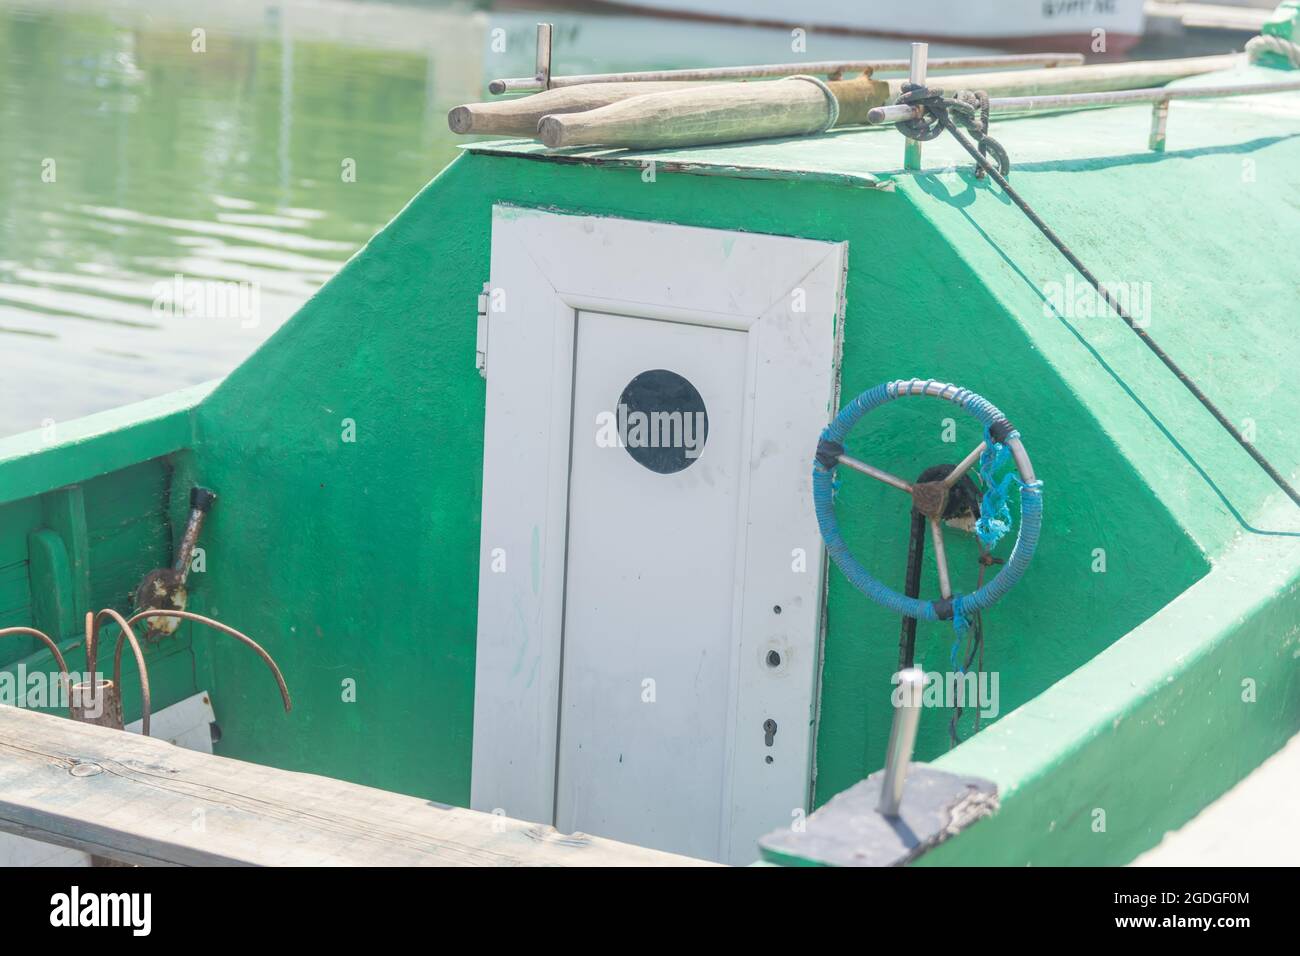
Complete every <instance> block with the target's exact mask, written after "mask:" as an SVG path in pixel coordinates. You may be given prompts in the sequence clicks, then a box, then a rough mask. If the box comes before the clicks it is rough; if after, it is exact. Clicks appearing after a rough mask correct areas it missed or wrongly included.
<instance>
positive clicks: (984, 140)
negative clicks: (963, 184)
mask: <svg viewBox="0 0 1300 956" xmlns="http://www.w3.org/2000/svg"><path fill="white" fill-rule="evenodd" d="M903 91H904V92H903V94H902V95H901V96H899V98H898V102H899V103H905V104H907V105H911V106H920V107H922V108H924V110H925V112H926V114H927V115H928V116H929V117H931V118H932V119H933V122H927V120H926V119H925V117H922V118H921V119H915V120H906V121H904V122H902V123H898V124H896V126H897V128H898V130H899V132H901V133H902V134H903V135H904V136H907V137H908V138H909V139H916V140H920V141H925V140H930V139H934V138H935V137H936V136H938V135H939V131H940V130H947V131H948V132H949V133H951V134H952V136H953V138H954V139H956V140H957V142H958V143H959V144H960V145H961V148H962V149H964V150H965V151H966V152H967V153H968V154H969V155H970V157H971V159H973V160H975V164H976V170H977V171H976V177H977V178H981V179H982V178H983V176H984V174H985V173H987V174H988V176H990V177H991V178H992V179H993V181H994V182H995V183H997V184H998V185H999V186H1000V187H1001V188H1002V191H1003V192H1004V193H1006V194H1007V196H1008V197H1009V198H1010V199H1011V201H1012V202H1013V203H1015V204H1016V206H1018V207H1019V208H1020V211H1021V212H1023V213H1024V214H1025V216H1026V217H1027V218H1028V219H1029V221H1030V222H1032V223H1033V224H1034V225H1035V226H1037V227H1038V231H1039V232H1041V233H1042V234H1043V235H1044V236H1045V237H1046V238H1047V241H1048V242H1050V243H1051V244H1052V245H1053V246H1055V247H1056V250H1057V251H1058V252H1059V253H1060V254H1061V255H1063V256H1064V257H1065V258H1066V260H1067V261H1068V262H1069V263H1070V265H1072V266H1074V268H1075V269H1076V270H1077V271H1078V273H1079V275H1081V276H1083V278H1084V279H1085V280H1087V282H1088V284H1089V285H1090V286H1092V287H1093V289H1094V290H1096V292H1097V294H1098V295H1100V296H1101V297H1102V299H1104V300H1105V302H1106V304H1107V305H1109V306H1110V308H1111V310H1112V311H1113V312H1114V313H1115V314H1116V315H1118V316H1119V317H1120V318H1121V319H1123V320H1124V324H1125V325H1127V326H1128V327H1129V328H1130V329H1131V330H1132V331H1133V333H1134V334H1135V335H1136V336H1137V337H1138V339H1139V340H1141V342H1142V344H1143V345H1145V346H1146V347H1147V348H1148V349H1150V350H1151V353H1152V354H1153V355H1155V357H1156V358H1158V359H1160V361H1161V362H1163V363H1164V365H1165V367H1166V368H1167V369H1169V371H1171V372H1173V374H1174V377H1175V378H1177V379H1178V381H1179V382H1181V383H1182V384H1183V387H1184V388H1186V389H1187V390H1188V391H1189V392H1191V393H1192V396H1193V397H1194V398H1195V399H1196V400H1197V401H1198V402H1200V403H1201V405H1203V406H1204V407H1205V410H1206V411H1208V412H1209V413H1210V414H1211V415H1213V416H1214V418H1215V420H1216V421H1217V422H1218V423H1219V424H1220V425H1222V426H1223V429H1224V431H1226V432H1227V433H1228V434H1229V435H1231V436H1232V437H1233V439H1234V440H1235V441H1236V442H1237V444H1238V445H1240V446H1241V447H1242V448H1243V449H1245V451H1246V454H1248V455H1250V457H1251V458H1253V459H1254V460H1255V463H1256V464H1257V465H1259V467H1260V468H1262V469H1264V473H1265V474H1266V475H1268V477H1269V478H1271V479H1272V480H1273V483H1274V484H1275V485H1277V486H1278V487H1279V488H1281V489H1282V490H1283V491H1284V492H1286V496H1287V497H1288V498H1290V499H1291V500H1292V501H1293V502H1295V503H1296V504H1297V505H1300V492H1298V491H1296V489H1295V488H1293V487H1291V484H1290V483H1289V482H1288V481H1287V480H1286V479H1285V478H1284V477H1282V474H1281V472H1279V471H1278V470H1277V469H1276V468H1274V467H1273V465H1272V464H1271V463H1270V462H1269V460H1268V459H1267V458H1265V457H1264V456H1263V454H1261V453H1260V451H1259V450H1258V449H1257V448H1256V447H1255V446H1254V445H1252V444H1251V443H1250V442H1248V441H1247V440H1246V437H1245V436H1244V435H1242V433H1241V432H1240V431H1239V430H1238V429H1237V426H1236V425H1234V424H1233V423H1232V422H1231V421H1229V420H1228V416H1226V415H1224V414H1223V412H1221V411H1220V410H1219V407H1218V406H1217V405H1215V404H1214V402H1213V401H1211V399H1210V397H1209V396H1208V395H1206V394H1205V393H1204V392H1203V391H1201V389H1200V386H1198V385H1197V384H1196V383H1195V382H1193V381H1192V379H1191V378H1190V377H1189V376H1188V375H1187V373H1186V372H1184V371H1183V370H1182V369H1181V368H1179V367H1178V363H1177V362H1175V361H1174V360H1173V359H1172V358H1170V356H1169V353H1167V352H1166V351H1165V350H1164V349H1162V348H1161V347H1160V346H1159V345H1157V344H1156V342H1155V340H1154V339H1152V338H1151V336H1150V335H1148V334H1147V333H1146V330H1145V329H1143V328H1142V327H1141V326H1139V325H1138V324H1137V322H1135V321H1134V320H1133V318H1132V317H1131V316H1130V315H1129V314H1128V312H1126V311H1125V310H1124V308H1123V307H1122V306H1121V305H1120V304H1119V302H1117V301H1116V300H1115V298H1114V296H1112V295H1111V294H1110V292H1109V291H1108V290H1107V289H1106V287H1105V286H1103V285H1102V284H1101V283H1100V282H1098V281H1097V279H1096V277H1095V276H1094V275H1093V274H1092V273H1091V272H1090V271H1089V270H1088V267H1087V266H1085V265H1084V264H1083V263H1082V262H1081V261H1079V257H1078V256H1076V255H1075V254H1074V253H1073V252H1072V251H1071V250H1070V247H1069V246H1067V245H1066V244H1065V243H1064V242H1063V241H1061V238H1060V237H1059V236H1058V235H1057V234H1056V233H1055V232H1053V231H1052V228H1051V227H1050V226H1049V225H1047V223H1045V222H1043V220H1042V218H1041V217H1040V216H1039V215H1038V213H1036V212H1034V210H1033V209H1032V208H1030V205H1029V203H1027V202H1025V200H1024V199H1023V198H1021V196H1020V194H1019V193H1018V192H1016V191H1015V189H1014V188H1012V186H1011V184H1010V183H1009V182H1007V175H1008V174H1009V172H1010V166H1011V164H1010V161H1009V160H1008V159H1007V154H1006V150H1004V149H1003V148H1002V146H1001V145H1000V144H999V143H998V142H997V141H996V140H992V139H990V138H989V136H988V109H987V104H988V97H987V96H986V95H985V94H983V93H968V92H967V91H962V92H961V93H958V94H956V98H945V97H944V96H943V91H942V90H929V89H926V88H925V87H923V86H917V85H915V84H912V83H907V84H904V86H903ZM972 102H974V103H979V102H982V103H983V104H984V108H983V109H982V110H981V109H979V108H977V107H976V106H973V105H972ZM972 113H974V114H977V117H978V118H977V119H976V120H974V121H973V120H971V119H970V114H972ZM954 117H956V122H954ZM957 122H960V123H961V125H962V126H964V127H965V128H966V129H968V130H970V131H971V133H972V135H974V136H975V137H976V140H977V143H972V142H971V141H970V140H969V139H967V138H966V136H964V135H963V134H962V131H961V130H960V129H958V128H957ZM977 144H978V145H977ZM989 153H992V154H993V155H994V158H995V159H997V165H996V166H995V165H994V164H992V163H990V162H989V160H988V156H987V154H989Z"/></svg>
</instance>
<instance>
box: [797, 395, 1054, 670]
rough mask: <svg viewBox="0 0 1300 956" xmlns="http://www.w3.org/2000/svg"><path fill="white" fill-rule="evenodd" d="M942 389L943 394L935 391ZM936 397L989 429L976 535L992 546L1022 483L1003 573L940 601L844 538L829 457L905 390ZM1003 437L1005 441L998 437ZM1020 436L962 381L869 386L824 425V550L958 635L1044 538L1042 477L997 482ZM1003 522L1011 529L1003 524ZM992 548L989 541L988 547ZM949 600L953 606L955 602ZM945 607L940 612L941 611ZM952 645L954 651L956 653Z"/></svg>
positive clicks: (816, 477)
mask: <svg viewBox="0 0 1300 956" xmlns="http://www.w3.org/2000/svg"><path fill="white" fill-rule="evenodd" d="M936 386H937V391H931V390H932V389H935V387H936ZM923 394H931V395H933V396H934V397H936V398H942V399H945V400H946V401H949V402H952V403H953V404H954V405H957V406H959V407H960V408H962V409H964V410H965V411H966V412H967V413H969V414H970V415H971V416H972V417H973V418H975V420H976V421H978V422H980V424H982V425H983V426H984V436H985V442H986V447H985V450H984V453H983V454H982V455H981V456H980V476H981V478H983V479H984V481H985V493H984V500H983V501H982V502H981V503H980V519H981V521H983V520H984V517H985V515H992V517H991V518H990V520H989V521H988V523H987V527H986V529H985V531H984V532H983V533H981V532H980V529H979V527H978V525H977V528H976V533H977V534H980V540H981V541H985V540H986V539H985V535H986V534H987V535H990V536H992V540H993V542H994V543H996V542H997V540H999V539H1000V538H1001V537H1002V536H1003V535H1005V534H1006V533H1007V532H1008V531H1009V530H1010V528H1011V514H1010V509H1009V506H1008V505H1007V500H1006V499H1007V494H1008V492H1009V491H1010V489H1011V485H1012V484H1016V485H1018V486H1019V487H1020V529H1019V531H1018V532H1017V533H1016V543H1015V545H1014V547H1013V548H1012V550H1011V556H1010V557H1009V558H1008V559H1007V561H1006V564H1004V565H1003V566H1002V570H1001V571H999V572H998V574H997V575H995V576H994V578H993V580H991V581H990V582H989V583H987V584H985V585H984V586H983V587H981V588H980V589H979V590H978V591H975V592H974V593H973V594H964V595H956V596H954V597H953V599H952V601H951V602H948V601H944V602H939V603H940V604H941V605H942V607H936V602H934V601H925V600H921V599H920V598H912V597H908V596H907V595H905V594H901V593H899V592H898V591H895V590H894V589H893V588H891V587H889V586H887V585H885V584H883V583H882V582H880V581H879V580H877V579H876V578H875V577H874V576H873V575H872V574H871V573H870V572H869V571H867V569H866V568H864V567H863V566H862V565H861V564H860V563H859V562H858V560H857V558H856V557H854V555H853V552H852V551H850V550H849V546H848V544H847V543H846V542H845V541H844V539H843V537H842V536H841V535H840V529H839V522H838V521H837V519H836V517H835V502H834V491H835V487H834V486H835V484H836V483H835V481H834V471H835V462H834V461H832V460H830V459H829V458H828V457H827V455H826V451H827V450H828V449H831V448H833V447H834V446H836V445H841V446H842V445H843V444H844V439H845V438H846V437H848V434H849V432H850V431H851V430H852V429H853V426H854V425H856V424H857V423H858V422H859V421H860V420H861V419H862V417H863V416H864V415H866V414H867V413H868V412H870V411H872V410H873V409H875V408H879V407H880V406H881V405H884V404H885V403H886V402H891V401H893V400H894V399H896V398H899V397H901V396H904V395H923ZM998 436H1001V439H1002V440H1001V441H999V440H998ZM1019 437H1020V436H1019V433H1018V432H1016V431H1015V430H1014V429H1013V428H1011V427H1010V425H1009V423H1008V422H1007V418H1006V416H1005V415H1003V414H1002V413H1001V412H1000V411H999V410H998V408H997V406H995V405H994V404H993V403H992V402H990V401H988V400H987V399H985V398H983V397H981V396H979V395H977V394H975V393H974V392H972V391H971V390H970V389H967V388H961V387H959V386H957V385H946V384H942V383H939V382H936V381H934V380H933V379H929V380H925V381H922V380H921V379H901V380H897V381H893V382H885V383H883V384H881V385H877V386H875V387H874V388H871V389H868V390H867V391H865V392H863V393H862V394H861V395H859V396H858V397H857V398H855V399H853V400H852V401H850V402H849V403H848V404H847V405H845V406H844V407H843V408H842V409H840V412H839V414H838V415H836V416H835V418H834V419H832V421H831V423H830V424H829V425H827V426H826V428H825V429H823V430H822V433H821V439H820V442H819V444H818V451H819V452H821V454H819V455H818V456H817V457H816V458H814V460H813V473H812V479H813V510H814V511H815V512H816V515H817V526H818V528H819V529H820V530H821V535H822V540H823V541H825V542H826V553H827V554H829V555H830V557H831V560H832V561H834V562H835V565H836V566H837V567H838V568H839V569H840V571H841V572H843V574H844V576H845V577H846V578H848V580H849V583H851V584H852V585H853V586H854V587H856V588H857V589H858V590H859V591H861V592H862V593H863V594H865V595H866V596H867V597H868V598H870V599H871V600H872V601H875V602H876V603H877V604H879V605H881V606H882V607H884V608H887V609H888V610H890V611H893V612H894V613H895V614H901V615H904V616H906V617H914V618H916V619H917V620H921V621H938V620H944V619H947V618H949V617H951V619H952V623H953V627H954V629H956V631H957V633H958V634H959V635H961V634H964V633H965V631H966V629H967V628H969V627H970V619H971V617H972V616H973V615H974V614H975V613H976V612H978V611H983V610H986V609H987V608H989V607H992V606H993V605H994V604H996V603H997V602H998V601H1000V600H1002V598H1003V597H1004V596H1005V595H1006V594H1007V592H1008V591H1010V590H1011V588H1012V587H1014V586H1015V584H1016V582H1017V581H1019V580H1020V578H1021V577H1023V576H1024V573H1025V571H1026V570H1027V569H1028V567H1029V562H1030V561H1031V560H1033V557H1034V550H1035V548H1037V547H1038V535H1039V531H1040V530H1041V528H1042V516H1043V500H1042V499H1043V496H1042V489H1043V483H1042V482H1041V481H1032V482H1022V481H1021V480H1020V476H1019V474H1017V473H1016V472H1015V471H1014V470H1013V471H1012V472H1010V473H1009V474H1008V475H1006V476H1004V477H1003V478H1002V479H1001V480H996V473H997V471H998V470H999V469H1000V468H1001V467H1002V465H1003V464H1004V463H1005V462H1006V460H1007V457H1008V456H1009V455H1010V450H1009V449H1008V448H1007V447H1006V445H1007V442H1009V441H1010V440H1011V439H1012V438H1019ZM1004 521H1005V526H1003V522H1004ZM988 546H989V547H991V545H988ZM949 604H950V605H951V606H950V607H949ZM941 612H942V613H941ZM956 652H957V651H956V645H954V650H953V654H954V655H955V654H956Z"/></svg>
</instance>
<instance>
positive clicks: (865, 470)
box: [839, 455, 912, 495]
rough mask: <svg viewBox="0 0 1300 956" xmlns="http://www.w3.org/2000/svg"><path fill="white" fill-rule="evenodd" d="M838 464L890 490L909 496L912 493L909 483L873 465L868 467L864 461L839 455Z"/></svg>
mask: <svg viewBox="0 0 1300 956" xmlns="http://www.w3.org/2000/svg"><path fill="white" fill-rule="evenodd" d="M839 462H840V464H841V465H843V466H844V467H845V468H852V469H853V470H854V471H860V472H862V474H864V475H867V476H868V477H871V478H874V479H876V481H883V482H884V483H885V484H887V485H889V486H890V487H891V488H897V489H898V490H899V491H905V492H907V493H908V494H909V495H910V494H911V493H912V486H911V484H910V483H909V482H906V481H904V480H903V479H902V478H899V477H897V476H896V475H891V474H890V473H889V472H887V471H881V470H880V469H879V468H876V467H875V466H873V465H868V464H867V463H866V462H865V461H858V460H857V459H856V458H852V457H850V456H848V455H840V458H839Z"/></svg>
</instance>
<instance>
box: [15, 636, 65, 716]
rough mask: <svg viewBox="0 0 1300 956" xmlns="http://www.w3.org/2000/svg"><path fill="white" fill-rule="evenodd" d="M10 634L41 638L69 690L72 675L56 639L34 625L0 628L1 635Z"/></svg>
mask: <svg viewBox="0 0 1300 956" xmlns="http://www.w3.org/2000/svg"><path fill="white" fill-rule="evenodd" d="M10 635H13V636H15V637H17V636H19V635H26V636H28V637H36V638H40V640H41V641H42V642H43V643H44V644H45V646H46V647H47V648H48V649H49V652H50V653H51V654H52V655H54V663H56V664H58V665H59V676H60V677H61V678H62V679H63V685H64V689H65V690H67V689H68V688H70V687H71V686H72V677H71V675H69V673H68V662H67V661H66V660H65V659H64V657H63V652H62V651H61V650H59V645H58V644H56V643H55V642H54V639H53V638H52V637H50V635H48V634H46V633H45V632H44V631H38V630H36V628H34V627H5V628H0V637H9V636H10ZM71 710H72V709H71V706H69V708H68V712H69V713H71Z"/></svg>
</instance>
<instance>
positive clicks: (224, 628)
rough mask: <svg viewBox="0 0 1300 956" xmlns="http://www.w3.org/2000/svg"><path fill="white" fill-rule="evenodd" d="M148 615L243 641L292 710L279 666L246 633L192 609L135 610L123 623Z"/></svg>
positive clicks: (286, 709) (119, 646)
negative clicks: (180, 620)
mask: <svg viewBox="0 0 1300 956" xmlns="http://www.w3.org/2000/svg"><path fill="white" fill-rule="evenodd" d="M114 613H116V612H114ZM150 617H179V618H184V619H185V620H187V621H195V622H197V623H199V624H206V625H207V626H208V627H210V628H212V629H213V630H216V631H220V632H221V633H222V634H228V635H230V636H231V637H233V638H235V640H237V641H242V642H243V643H245V644H247V645H248V646H249V647H251V648H252V649H253V651H254V652H255V653H256V654H257V655H258V656H259V657H260V658H262V660H263V661H265V662H266V666H267V667H269V668H271V673H272V674H273V675H274V676H275V682H276V684H277V685H278V686H279V688H280V697H281V698H283V700H284V710H285V713H288V712H289V711H291V710H293V702H292V701H291V700H290V699H289V688H288V686H287V685H286V684H285V682H284V675H283V674H281V673H280V668H279V666H278V665H277V664H276V663H275V661H274V660H273V659H272V658H271V655H270V654H268V653H267V652H266V650H265V649H264V648H263V647H262V645H261V644H259V643H257V641H255V640H253V639H252V638H251V637H249V636H248V635H247V634H243V633H241V632H239V631H237V630H235V629H234V628H233V627H230V626H229V625H227V624H222V623H221V622H220V621H216V620H213V619H212V618H210V617H204V616H203V615H202V614H195V613H194V612H192V611H179V610H167V611H160V610H147V611H137V612H136V613H135V614H133V615H131V617H130V619H128V620H127V621H126V622H124V623H125V625H126V626H127V627H128V628H129V627H130V625H133V624H135V623H136V621H142V620H144V619H146V618H150ZM121 656H122V639H121V638H120V637H119V638H118V641H117V658H116V659H117V660H119V661H120V660H121Z"/></svg>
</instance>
